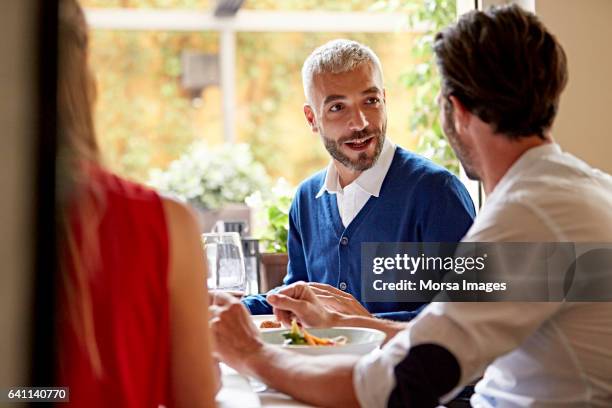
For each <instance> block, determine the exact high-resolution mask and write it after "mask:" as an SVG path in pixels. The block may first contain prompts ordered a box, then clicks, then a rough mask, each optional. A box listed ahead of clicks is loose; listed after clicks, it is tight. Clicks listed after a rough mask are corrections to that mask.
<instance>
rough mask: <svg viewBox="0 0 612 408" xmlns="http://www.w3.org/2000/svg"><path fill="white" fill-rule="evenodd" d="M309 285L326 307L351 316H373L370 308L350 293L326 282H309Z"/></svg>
mask: <svg viewBox="0 0 612 408" xmlns="http://www.w3.org/2000/svg"><path fill="white" fill-rule="evenodd" d="M308 286H309V287H310V288H311V289H312V291H313V292H314V294H315V295H316V296H317V299H318V300H319V301H320V302H321V303H322V304H323V305H324V306H325V307H328V308H330V309H332V310H334V311H336V312H338V313H342V314H346V315H350V316H367V317H372V315H371V314H370V312H368V309H366V308H365V307H363V305H362V304H361V303H359V301H358V300H357V299H355V298H354V297H353V295H351V294H350V293H346V292H344V291H342V290H340V289H338V288H335V287H333V286H331V285H327V284H325V283H316V282H309V283H308Z"/></svg>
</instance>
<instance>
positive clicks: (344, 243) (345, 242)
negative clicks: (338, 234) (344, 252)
mask: <svg viewBox="0 0 612 408" xmlns="http://www.w3.org/2000/svg"><path fill="white" fill-rule="evenodd" d="M340 245H348V237H342V238H340Z"/></svg>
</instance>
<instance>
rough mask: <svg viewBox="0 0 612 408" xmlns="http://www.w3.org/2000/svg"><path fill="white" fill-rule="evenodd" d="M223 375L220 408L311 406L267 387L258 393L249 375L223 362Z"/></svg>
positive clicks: (218, 399) (218, 402)
mask: <svg viewBox="0 0 612 408" xmlns="http://www.w3.org/2000/svg"><path fill="white" fill-rule="evenodd" d="M221 376H222V378H221V380H222V382H223V386H222V388H221V391H219V394H218V395H217V404H218V407H219V408H267V407H276V408H295V407H302V408H304V407H311V406H310V405H306V404H304V403H302V402H299V401H296V400H294V399H293V398H291V397H289V396H288V395H286V394H282V393H280V392H277V391H274V390H270V389H266V390H265V391H262V392H257V393H256V392H255V391H253V388H252V386H251V384H250V382H249V379H248V378H247V377H245V376H243V375H241V374H239V373H238V372H236V371H235V370H233V369H232V368H230V367H228V366H226V365H225V364H221Z"/></svg>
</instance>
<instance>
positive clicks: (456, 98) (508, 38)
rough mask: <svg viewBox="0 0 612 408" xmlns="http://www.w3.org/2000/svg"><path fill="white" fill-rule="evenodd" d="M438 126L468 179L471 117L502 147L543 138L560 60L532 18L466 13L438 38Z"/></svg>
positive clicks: (562, 77)
mask: <svg viewBox="0 0 612 408" xmlns="http://www.w3.org/2000/svg"><path fill="white" fill-rule="evenodd" d="M434 52H435V55H436V61H437V65H438V69H439V71H440V75H441V77H442V86H441V91H440V97H441V103H442V112H443V114H442V125H443V128H444V132H445V133H446V135H447V137H448V138H449V141H450V142H451V145H452V146H453V148H454V150H455V152H456V153H457V156H459V159H460V160H461V162H462V164H463V165H464V167H465V168H466V171H467V172H468V175H470V176H471V177H472V178H480V176H481V174H479V170H480V169H479V168H478V167H479V163H478V157H477V154H476V153H475V149H474V146H473V142H474V141H473V140H471V139H470V137H469V134H468V133H469V131H468V130H467V129H466V126H465V119H466V117H469V116H470V115H473V116H475V117H476V118H477V119H478V120H479V121H481V122H482V123H484V124H486V125H488V127H489V129H490V130H491V132H492V133H494V134H495V135H494V136H495V137H500V138H505V139H506V140H509V141H516V142H520V141H524V140H526V139H527V138H535V139H538V138H540V139H546V138H547V134H548V132H549V130H550V128H551V126H552V123H553V120H554V118H555V115H556V113H557V110H558V106H559V98H560V95H561V92H562V91H563V89H564V87H565V84H566V83H567V77H568V74H567V62H566V56H565V53H564V51H563V49H562V48H561V46H560V45H559V43H558V42H557V41H556V39H555V37H554V36H552V35H551V34H550V33H549V32H548V31H547V30H546V28H545V27H544V26H543V25H542V23H541V22H540V21H539V20H538V18H537V17H536V16H535V15H534V14H532V13H529V12H526V11H524V10H523V9H521V8H520V7H518V6H516V5H512V6H504V7H497V8H492V9H490V10H489V11H487V12H479V11H473V12H470V13H467V14H465V15H464V16H462V17H461V18H460V19H459V21H458V22H457V23H456V24H454V25H452V26H450V27H448V28H446V29H445V30H443V31H441V32H440V33H438V34H437V36H436V38H435V42H434Z"/></svg>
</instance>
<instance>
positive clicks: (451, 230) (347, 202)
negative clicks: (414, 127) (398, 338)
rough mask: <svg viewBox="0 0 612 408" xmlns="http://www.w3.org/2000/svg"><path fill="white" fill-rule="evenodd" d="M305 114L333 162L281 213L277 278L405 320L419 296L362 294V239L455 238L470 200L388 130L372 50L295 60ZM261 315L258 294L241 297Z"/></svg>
mask: <svg viewBox="0 0 612 408" xmlns="http://www.w3.org/2000/svg"><path fill="white" fill-rule="evenodd" d="M302 81H303V84H304V94H305V96H306V103H305V104H304V115H305V117H306V120H307V122H308V125H309V126H310V128H311V130H312V132H313V133H317V134H319V136H320V137H321V140H322V141H323V144H324V146H325V148H326V149H327V151H328V152H329V154H330V156H331V158H332V160H331V162H330V164H329V165H328V166H327V168H326V169H324V170H322V171H320V172H318V173H316V174H315V175H313V176H312V177H310V178H308V179H307V180H305V181H304V182H303V183H302V184H301V185H300V186H299V188H298V191H297V193H296V196H295V198H294V200H293V203H292V206H291V210H290V214H289V237H288V243H287V247H288V252H289V266H288V269H287V275H286V277H285V279H284V282H283V283H284V284H285V285H288V284H290V283H293V282H297V281H305V282H310V284H311V287H312V289H313V290H314V291H315V292H316V294H317V295H318V296H319V298H320V299H321V301H322V302H324V303H325V304H326V305H327V306H328V307H330V308H333V309H334V310H337V311H339V312H342V313H350V314H353V315H364V316H370V315H371V314H376V315H377V316H378V317H385V318H388V319H392V320H399V321H407V320H410V319H411V318H412V317H414V316H415V314H416V313H417V310H418V308H419V307H420V306H421V305H422V304H416V303H401V302H370V303H368V302H364V303H361V302H359V301H358V300H357V299H361V293H362V291H361V243H362V242H457V241H459V240H461V238H462V237H463V235H465V233H466V232H467V230H468V229H469V227H470V226H471V225H472V219H473V217H474V215H475V214H474V206H473V203H472V201H471V199H470V196H469V194H468V193H467V191H466V189H465V187H464V186H463V184H461V182H460V181H459V180H458V179H457V178H456V177H455V176H454V175H452V174H451V173H450V172H448V171H447V170H445V169H443V168H442V167H439V166H437V165H435V164H433V163H432V162H431V161H429V160H427V159H425V158H423V157H420V156H418V155H416V154H413V153H410V152H408V151H406V150H404V149H402V148H401V147H399V146H396V145H394V144H393V142H391V141H390V140H389V139H388V138H386V129H387V112H386V101H385V90H384V86H383V73H382V67H381V64H380V61H379V59H378V57H377V56H376V54H375V53H374V52H373V51H372V50H371V49H370V48H368V47H366V46H365V45H362V44H360V43H358V42H355V41H350V40H344V39H339V40H334V41H330V42H328V43H327V44H324V45H323V46H321V47H319V48H317V49H316V50H314V51H313V53H312V54H311V55H310V56H309V57H308V58H307V59H306V61H305V62H304V66H303V68H302ZM243 302H244V304H245V305H246V306H247V307H248V308H249V309H250V311H251V313H253V314H269V313H271V312H272V308H271V306H270V305H269V304H268V302H267V301H266V295H256V296H248V297H246V298H244V299H243Z"/></svg>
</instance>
